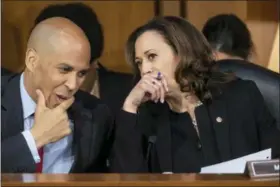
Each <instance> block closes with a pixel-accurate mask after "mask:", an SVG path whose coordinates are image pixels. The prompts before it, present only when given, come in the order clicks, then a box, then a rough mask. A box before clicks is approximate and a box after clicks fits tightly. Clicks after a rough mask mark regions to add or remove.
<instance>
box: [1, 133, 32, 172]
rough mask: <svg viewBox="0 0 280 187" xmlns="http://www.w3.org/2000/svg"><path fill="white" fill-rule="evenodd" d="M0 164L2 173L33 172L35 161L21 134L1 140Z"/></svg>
mask: <svg viewBox="0 0 280 187" xmlns="http://www.w3.org/2000/svg"><path fill="white" fill-rule="evenodd" d="M1 164H2V166H1V170H2V172H3V173H34V172H35V168H36V164H35V161H34V159H33V156H32V153H31V152H30V149H29V147H28V144H27V142H26V140H25V138H24V137H23V135H22V133H20V134H18V135H16V136H13V137H9V138H7V139H4V140H2V142H1Z"/></svg>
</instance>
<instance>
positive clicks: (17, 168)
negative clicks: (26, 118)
mask: <svg viewBox="0 0 280 187" xmlns="http://www.w3.org/2000/svg"><path fill="white" fill-rule="evenodd" d="M19 78H20V76H19V75H14V76H12V77H11V76H9V77H5V76H4V77H2V79H1V97H2V103H1V141H2V142H1V161H2V167H1V169H2V172H9V173H15V172H21V173H23V172H25V173H33V172H35V168H36V164H35V162H34V159H33V156H32V154H31V152H30V150H29V147H28V145H27V143H26V141H25V139H24V137H23V136H22V134H21V132H22V131H23V130H24V123H23V117H22V116H23V111H22V103H21V98H20V84H19V80H20V79H19ZM68 114H69V117H70V118H71V119H72V120H73V121H74V138H73V154H74V156H75V161H74V164H73V166H72V168H71V171H70V172H72V173H75V172H106V171H107V166H106V162H107V158H108V156H109V151H110V148H111V142H112V139H111V138H112V129H113V126H112V124H113V118H112V116H111V112H110V110H109V109H108V108H107V106H106V105H103V104H102V103H101V102H100V100H99V99H97V98H95V97H93V96H91V95H89V94H87V93H85V92H82V91H78V92H77V94H76V95H75V102H74V103H73V105H72V106H71V107H70V109H69V111H68Z"/></svg>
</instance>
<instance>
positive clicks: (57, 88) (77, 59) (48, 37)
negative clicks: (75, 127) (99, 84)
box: [24, 17, 91, 108]
mask: <svg viewBox="0 0 280 187" xmlns="http://www.w3.org/2000/svg"><path fill="white" fill-rule="evenodd" d="M90 56H91V55H90V44H89V41H88V39H87V37H86V35H85V34H84V32H83V31H82V30H81V29H80V28H79V27H78V26H77V25H75V24H74V23H73V22H72V21H70V20H68V19H66V18H59V17H54V18H50V19H46V20H44V21H42V22H40V23H39V24H38V25H37V26H36V27H35V28H34V29H33V31H32V32H31V35H30V38H29V40H28V44H27V51H26V58H25V64H26V69H25V72H24V73H25V74H24V76H25V77H24V82H25V86H26V87H27V91H28V93H29V94H30V95H31V96H32V98H33V99H34V100H36V93H35V90H36V89H40V90H41V91H42V92H43V94H44V96H45V98H46V103H47V106H48V107H50V108H52V107H55V106H56V105H58V104H59V103H60V102H62V101H63V100H64V99H65V98H70V97H71V96H73V95H74V94H75V93H76V91H77V90H78V89H79V88H80V86H81V84H82V83H83V81H84V79H85V75H86V73H87V71H88V70H89V67H90Z"/></svg>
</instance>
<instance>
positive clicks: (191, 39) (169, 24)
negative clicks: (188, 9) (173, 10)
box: [125, 16, 235, 101]
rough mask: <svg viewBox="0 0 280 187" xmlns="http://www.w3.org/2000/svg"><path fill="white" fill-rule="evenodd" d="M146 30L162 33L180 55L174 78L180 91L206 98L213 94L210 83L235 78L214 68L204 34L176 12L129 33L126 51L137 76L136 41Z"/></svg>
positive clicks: (204, 99) (215, 83) (210, 51)
mask: <svg viewBox="0 0 280 187" xmlns="http://www.w3.org/2000/svg"><path fill="white" fill-rule="evenodd" d="M146 31H156V32H157V33H159V34H161V36H162V37H163V38H164V39H165V41H166V43H167V44H168V45H169V46H170V47H171V48H172V49H173V51H174V53H175V54H176V55H177V56H178V57H179V58H180V63H179V64H178V66H177V68H176V71H175V79H176V81H177V83H178V84H179V85H180V89H181V91H183V92H194V93H195V94H196V95H197V96H198V97H199V99H201V100H202V101H207V100H211V98H212V93H211V89H212V87H215V86H216V85H217V84H220V83H226V82H229V81H231V80H233V79H234V78H235V77H234V75H231V74H227V73H222V72H219V71H218V70H217V69H216V66H215V65H216V63H215V61H214V59H213V56H212V49H211V47H210V45H209V43H208V42H207V40H206V39H205V38H204V36H203V34H202V33H201V32H200V31H198V30H197V29H196V28H195V27H194V26H193V25H192V24H191V23H189V22H188V21H186V20H185V19H182V18H180V17H175V16H165V17H156V18H154V19H152V20H151V21H149V22H148V23H146V24H144V25H143V26H140V27H139V28H137V29H136V30H135V31H134V32H133V33H132V34H131V35H130V36H129V38H128V41H127V43H126V49H125V55H126V60H127V61H128V63H129V64H131V65H132V67H133V69H134V71H135V73H136V75H138V76H139V69H138V67H137V65H136V63H135V42H136V40H137V39H138V37H139V36H140V35H142V34H143V33H144V32H146Z"/></svg>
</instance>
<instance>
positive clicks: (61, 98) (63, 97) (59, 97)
mask: <svg viewBox="0 0 280 187" xmlns="http://www.w3.org/2000/svg"><path fill="white" fill-rule="evenodd" d="M56 96H57V97H58V99H59V100H61V101H65V100H67V99H68V97H66V96H64V95H58V94H57V95H56Z"/></svg>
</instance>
